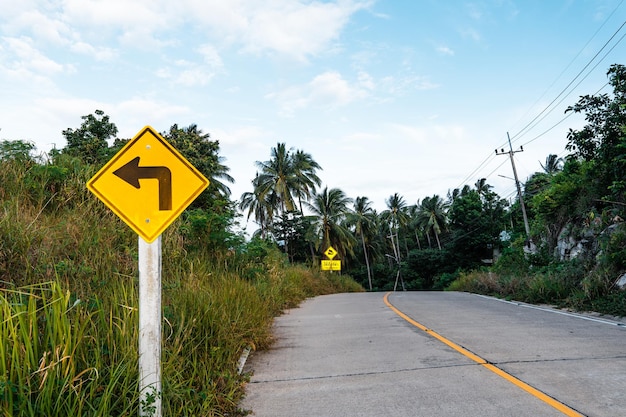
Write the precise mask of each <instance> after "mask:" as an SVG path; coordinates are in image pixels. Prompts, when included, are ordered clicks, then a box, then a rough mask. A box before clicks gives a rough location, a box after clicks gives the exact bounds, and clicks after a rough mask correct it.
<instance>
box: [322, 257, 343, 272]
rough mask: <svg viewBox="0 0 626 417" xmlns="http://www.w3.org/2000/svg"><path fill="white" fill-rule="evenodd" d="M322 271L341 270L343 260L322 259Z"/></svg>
mask: <svg viewBox="0 0 626 417" xmlns="http://www.w3.org/2000/svg"><path fill="white" fill-rule="evenodd" d="M322 271H341V261H330V260H322Z"/></svg>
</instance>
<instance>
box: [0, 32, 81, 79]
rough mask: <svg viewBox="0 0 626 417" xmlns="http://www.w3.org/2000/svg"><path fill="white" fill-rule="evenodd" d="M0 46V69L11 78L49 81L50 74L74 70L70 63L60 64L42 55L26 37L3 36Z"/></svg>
mask: <svg viewBox="0 0 626 417" xmlns="http://www.w3.org/2000/svg"><path fill="white" fill-rule="evenodd" d="M0 47H1V48H2V50H1V51H2V52H3V60H2V61H3V62H1V63H0V69H1V70H3V71H4V72H5V73H7V74H9V76H11V77H12V78H17V79H20V80H23V81H26V82H36V83H49V82H50V77H51V76H54V75H56V74H60V73H72V72H74V71H75V68H74V67H73V66H72V65H70V64H61V63H59V62H57V61H55V60H53V59H51V58H49V57H48V56H46V55H44V54H43V53H42V52H41V51H40V50H39V49H37V47H36V46H35V44H34V42H33V41H32V39H31V38H28V37H24V36H23V37H19V38H14V37H3V38H1V45H0Z"/></svg>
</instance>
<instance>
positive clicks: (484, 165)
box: [0, 0, 626, 210]
mask: <svg viewBox="0 0 626 417" xmlns="http://www.w3.org/2000/svg"><path fill="white" fill-rule="evenodd" d="M623 2H624V0H549V1H547V0H523V1H522V0H519V1H514V0H481V1H452V0H451V1H441V0H411V1H408V0H407V1H400V0H334V1H307V0H228V1H225V0H212V1H211V0H176V1H171V0H20V1H15V0H0V10H1V12H0V128H1V129H2V130H1V131H0V139H8V140H14V139H23V140H30V141H33V142H34V143H35V144H36V145H37V147H38V149H39V150H40V151H47V150H49V149H50V148H51V147H53V146H56V147H58V148H60V147H63V146H65V141H64V138H63V136H62V134H61V132H62V131H63V130H64V129H66V128H68V127H72V128H76V127H78V126H80V123H81V119H80V117H81V116H82V115H86V114H90V113H93V112H94V111H95V110H96V109H101V110H103V111H104V112H105V113H106V114H108V115H109V116H110V117H111V120H112V121H113V122H114V123H115V124H116V125H117V126H118V128H119V135H118V136H119V137H121V138H130V137H133V136H134V135H135V133H137V132H138V131H139V130H140V129H141V128H142V127H143V126H145V125H151V126H153V127H154V128H155V129H157V130H158V131H165V130H167V129H169V127H170V126H171V125H172V124H174V123H177V124H178V125H179V126H187V125H189V124H192V123H195V124H197V125H198V126H199V127H200V129H202V130H203V131H204V132H207V133H210V134H211V137H212V138H213V139H216V140H219V142H220V146H221V155H222V156H224V157H225V158H226V164H227V165H228V166H229V167H230V168H231V174H232V176H233V177H234V178H235V180H236V183H235V184H234V185H233V186H232V187H231V188H232V190H233V197H234V198H238V197H239V196H240V195H241V193H243V192H244V191H250V190H251V185H250V181H251V179H252V178H253V177H254V174H255V172H256V168H255V165H254V162H255V161H265V160H267V159H268V158H269V155H270V148H271V147H273V146H276V143H277V142H284V143H286V144H287V146H288V147H294V148H296V149H302V150H304V151H306V152H308V153H310V154H311V155H312V156H313V158H314V159H315V160H316V161H318V163H319V164H320V165H321V166H322V168H323V171H322V172H320V177H321V178H322V180H323V183H324V186H328V187H330V188H332V187H337V188H341V189H342V190H344V191H345V192H346V193H347V194H348V195H349V196H350V197H353V198H354V197H357V196H367V197H369V198H370V199H371V200H372V201H373V203H374V206H375V208H376V209H378V210H383V209H384V208H385V199H386V198H388V197H389V196H390V195H392V194H393V193H396V192H397V193H399V194H400V195H402V196H403V197H404V198H405V200H406V202H407V203H408V204H414V203H416V202H417V200H418V199H422V198H424V197H426V196H431V195H433V194H439V195H441V196H445V195H446V193H447V192H448V190H449V189H453V188H457V187H460V186H462V185H464V184H470V185H473V184H474V183H475V182H476V180H478V179H479V178H483V177H486V178H487V181H488V183H490V184H492V185H494V186H495V191H496V192H498V193H499V194H500V195H501V196H502V197H506V198H508V197H511V196H512V195H513V192H514V183H513V182H512V181H511V180H510V179H507V178H503V177H502V176H505V177H511V176H512V172H511V165H510V162H509V160H508V158H507V157H506V156H496V155H495V154H494V152H493V150H494V149H495V148H502V147H503V146H504V145H505V143H506V138H507V132H510V134H511V136H512V137H513V139H514V140H513V147H514V148H515V149H517V148H519V146H520V145H523V146H524V152H520V153H516V154H515V157H516V164H517V168H518V171H519V175H520V179H521V180H525V179H526V178H527V177H528V176H529V175H531V174H532V173H533V172H535V171H538V170H540V169H541V167H540V165H539V161H542V162H543V161H545V158H546V156H547V155H548V154H550V153H555V154H559V155H561V156H563V155H565V152H564V147H565V145H566V142H567V139H566V132H567V130H568V129H569V128H577V127H580V126H582V124H583V121H582V120H581V118H580V117H578V116H572V117H569V118H568V119H566V120H565V121H563V122H561V123H560V124H557V123H559V122H560V121H561V120H562V119H563V118H564V114H563V113H564V110H565V108H566V107H567V106H568V105H571V104H574V103H575V102H576V101H577V99H578V97H579V96H580V95H584V94H593V93H596V92H597V91H598V90H600V89H601V88H602V87H603V86H604V85H605V84H606V81H607V78H606V71H607V69H608V67H609V66H610V65H611V64H613V63H622V64H624V63H625V62H624V59H625V58H626V41H621V42H620V39H621V37H622V36H624V34H625V33H626V28H622V29H621V30H620V31H619V32H618V33H617V35H616V36H615V37H614V38H613V40H612V41H610V42H609V39H610V38H611V36H613V35H614V34H615V32H616V31H618V29H620V26H621V25H622V24H623V23H624V21H625V20H626V5H625V4H622V3H623ZM607 42H609V43H608V45H607V46H606V47H605V48H604V49H603V50H602V52H600V54H599V55H598V56H597V57H596V58H595V59H593V58H594V56H595V55H596V54H597V53H598V52H599V51H601V49H602V48H603V46H604V45H605V44H606V43H607ZM588 64H589V65H588ZM586 65H588V66H587V68H586V69H585V66H586ZM581 71H582V73H581ZM579 73H581V76H580V77H578V78H575V77H576V76H577V75H578V74H579ZM572 81H573V82H572ZM570 83H572V84H571V85H570V87H567V86H568V84H570ZM562 91H565V92H564V94H562V95H559V94H560V93H561V92H562ZM602 91H603V92H607V89H606V88H605V90H602ZM538 115H539V117H540V118H539V120H537V121H536V122H537V123H535V122H533V120H534V119H535V118H536V117H537V116H538ZM528 123H531V126H532V127H531V128H530V129H526V130H522V129H523V128H524V127H525V126H526V125H527V124H528ZM555 125H556V127H554V126H555ZM545 131H548V132H547V133H545V134H542V133H543V132H545ZM520 133H522V134H521V135H520ZM507 146H508V145H507ZM501 175H502V176H501Z"/></svg>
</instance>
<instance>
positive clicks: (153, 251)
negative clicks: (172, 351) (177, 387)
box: [139, 236, 161, 417]
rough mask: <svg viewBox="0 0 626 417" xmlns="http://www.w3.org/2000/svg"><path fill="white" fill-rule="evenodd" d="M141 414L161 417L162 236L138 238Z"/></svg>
mask: <svg viewBox="0 0 626 417" xmlns="http://www.w3.org/2000/svg"><path fill="white" fill-rule="evenodd" d="M139 394H140V404H139V406H140V408H139V415H140V416H142V417H144V416H146V417H147V416H150V417H161V236H159V237H157V238H156V240H155V241H154V242H152V243H148V242H146V241H145V240H143V239H142V238H141V237H140V238H139Z"/></svg>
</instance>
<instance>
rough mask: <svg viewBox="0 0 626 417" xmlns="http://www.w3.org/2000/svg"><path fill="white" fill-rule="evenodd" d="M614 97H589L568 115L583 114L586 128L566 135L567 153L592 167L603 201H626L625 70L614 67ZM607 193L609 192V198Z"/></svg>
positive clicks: (611, 76) (611, 75)
mask: <svg viewBox="0 0 626 417" xmlns="http://www.w3.org/2000/svg"><path fill="white" fill-rule="evenodd" d="M607 75H608V77H609V84H610V85H611V86H612V87H613V93H612V95H611V94H608V93H605V94H600V95H595V96H594V95H586V96H583V97H581V98H580V100H579V101H578V103H576V104H575V105H573V106H570V107H568V108H567V110H566V111H567V112H570V111H573V112H575V113H584V114H585V120H586V121H587V124H586V125H585V126H584V127H583V128H582V129H581V130H571V129H570V131H569V133H568V135H567V139H568V143H567V147H566V149H568V150H570V151H573V152H574V156H576V157H579V158H581V159H583V160H584V161H587V162H590V163H592V164H593V170H592V171H593V179H590V180H591V182H590V183H591V184H593V186H594V188H595V193H596V194H597V195H598V196H599V197H600V198H609V199H612V200H616V201H617V202H619V203H624V202H625V201H626V197H625V194H626V193H625V192H626V180H625V179H624V175H623V173H624V168H626V133H625V132H624V127H625V126H626V66H624V65H618V64H615V65H612V66H611V67H610V68H609V70H608V73H607ZM606 190H609V194H607V192H606Z"/></svg>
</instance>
